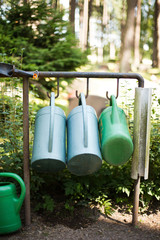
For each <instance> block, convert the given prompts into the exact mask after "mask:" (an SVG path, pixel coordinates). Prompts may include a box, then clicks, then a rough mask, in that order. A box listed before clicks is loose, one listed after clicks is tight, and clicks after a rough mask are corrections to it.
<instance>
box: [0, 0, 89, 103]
mask: <svg viewBox="0 0 160 240" xmlns="http://www.w3.org/2000/svg"><path fill="white" fill-rule="evenodd" d="M2 6H3V4H2V5H1V8H0V13H1V15H0V43H1V44H0V54H1V55H0V61H2V62H8V63H12V64H15V65H16V67H17V68H23V69H24V70H28V71H35V70H38V71H74V70H75V69H76V68H77V67H80V66H81V65H83V64H85V63H86V61H87V57H86V56H87V53H86V52H82V51H81V50H80V48H78V42H77V40H76V38H75V36H74V35H73V33H72V31H71V27H70V25H69V24H68V22H67V21H65V20H63V17H64V11H58V10H55V9H54V8H53V7H51V6H50V5H49V4H47V1H40V0H37V1H33V2H32V1H27V3H24V4H20V1H19V0H14V1H6V3H5V7H4V6H3V7H2ZM65 81H66V79H65ZM33 82H34V83H35V84H36V86H38V85H37V84H38V83H39V84H40V86H41V87H44V88H46V89H47V90H52V88H54V87H55V83H54V81H50V80H49V79H39V80H38V83H37V81H33V80H32V83H33ZM70 82H71V79H70ZM30 87H31V88H32V90H33V91H35V92H36V93H38V95H39V97H40V98H42V99H43V98H45V97H46V95H45V96H44V95H43V94H42V93H41V92H42V90H41V87H39V88H38V87H34V88H33V87H32V85H30Z"/></svg>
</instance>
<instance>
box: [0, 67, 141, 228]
mask: <svg viewBox="0 0 160 240" xmlns="http://www.w3.org/2000/svg"><path fill="white" fill-rule="evenodd" d="M0 77H1V78H2V77H9V78H13V77H20V78H23V171H24V182H25V185H26V197H25V224H26V225H30V223H31V208H30V169H29V78H34V79H37V78H40V77H41V78H45V77H48V78H51V77H55V78H57V95H56V97H58V96H59V78H77V77H79V78H86V79H87V91H86V97H87V96H88V92H89V80H90V79H92V78H106V79H107V78H116V79H117V94H116V98H117V97H118V95H119V79H129V80H133V79H136V80H138V87H141V88H144V79H143V77H142V76H141V75H140V74H137V73H104V72H103V73H102V72H38V71H37V70H36V71H34V72H32V71H22V70H19V69H16V68H15V66H14V65H11V64H6V63H0ZM75 95H76V97H77V98H78V97H79V95H78V91H76V94H75ZM48 96H49V94H48ZM106 97H107V98H108V99H110V98H109V96H108V92H106ZM139 188H140V177H138V179H137V180H135V184H134V203H133V221H132V223H133V225H136V223H137V221H138V207H139Z"/></svg>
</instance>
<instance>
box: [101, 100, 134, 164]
mask: <svg viewBox="0 0 160 240" xmlns="http://www.w3.org/2000/svg"><path fill="white" fill-rule="evenodd" d="M110 105H111V106H110V107H108V108H106V109H105V110H104V111H103V112H102V113H101V115H100V118H99V131H100V139H101V152H102V156H103V159H104V160H105V161H107V162H108V163H110V164H113V165H121V164H124V163H125V162H126V161H127V160H128V159H129V158H130V156H131V155H132V153H133V142H132V139H131V136H130V134H129V130H128V126H127V121H126V115H125V113H124V111H123V110H122V109H121V108H119V107H117V103H116V99H115V96H113V95H112V96H111V102H110Z"/></svg>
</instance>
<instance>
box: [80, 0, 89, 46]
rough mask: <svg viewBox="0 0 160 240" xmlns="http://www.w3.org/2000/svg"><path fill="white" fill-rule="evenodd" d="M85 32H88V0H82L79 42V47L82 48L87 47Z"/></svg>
mask: <svg viewBox="0 0 160 240" xmlns="http://www.w3.org/2000/svg"><path fill="white" fill-rule="evenodd" d="M87 32H88V0H84V7H83V28H82V43H81V47H82V49H83V50H85V49H86V48H87Z"/></svg>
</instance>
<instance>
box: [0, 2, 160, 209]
mask: <svg viewBox="0 0 160 240" xmlns="http://www.w3.org/2000/svg"><path fill="white" fill-rule="evenodd" d="M66 3H67V4H66ZM66 6H68V8H67V9H66ZM0 13H1V15H0V62H6V63H11V64H14V65H15V66H16V68H19V69H23V70H30V71H35V70H37V69H38V70H39V71H77V70H83V69H86V68H90V69H92V70H93V69H98V67H99V66H104V67H105V69H106V71H112V72H117V71H120V72H129V71H133V72H138V73H141V74H142V76H144V77H145V78H146V79H148V80H149V81H153V82H156V83H157V84H159V79H160V0H150V1H146V0H143V1H141V0H127V1H125V0H118V1H115V0H112V1H107V0H90V1H89V0H84V1H81V0H78V1H76V0H70V1H53V0H51V1H45V0H44V1H39V0H37V1H36V0H35V1H34V0H33V1H29V0H23V1H18V0H13V1H5V0H4V1H1V2H0ZM82 66H83V67H82ZM53 80H54V79H48V78H45V79H44V78H43V79H38V80H34V79H30V153H31V152H32V145H33V135H34V121H35V115H36V113H37V110H38V109H40V108H41V107H43V106H46V104H48V99H47V94H46V93H47V91H54V89H55V81H53ZM72 82H73V79H70V80H69V81H66V80H65V79H62V80H61V82H60V90H61V92H64V93H65V92H66V89H67V87H68V86H69V85H70V84H71V83H72ZM0 89H1V93H0V94H1V97H0V124H1V125H0V153H1V156H0V169H1V170H2V171H11V172H16V173H18V174H19V175H21V176H23V151H22V150H23V145H22V143H23V136H22V128H23V121H22V114H23V113H22V112H23V111H22V85H21V79H14V80H13V79H5V78H4V79H1V82H0ZM128 91H130V89H128ZM124 94H125V93H124ZM153 102H154V104H153V107H152V133H151V151H150V175H149V180H147V181H142V183H141V191H140V207H141V211H145V210H146V209H149V207H150V206H152V204H155V203H157V204H158V200H160V172H159V168H160V146H159V140H160V135H159V129H160V128H159V126H160V125H159V123H160V120H159V119H160V111H159V104H160V99H159V96H157V94H156V93H154V92H153ZM133 106H134V102H133V99H132V101H130V100H129V99H127V102H126V103H125V108H126V109H128V108H130V109H132V110H133ZM61 107H62V108H63V109H64V110H65V111H66V112H67V106H64V105H63V106H61ZM123 107H124V106H123ZM132 110H131V111H129V113H128V122H129V127H130V133H131V134H132V131H133V111H132ZM131 161H132V159H130V161H129V162H128V163H127V164H125V165H123V166H120V167H113V166H111V165H109V164H107V163H105V162H104V163H103V165H102V168H101V169H100V170H99V171H98V172H97V173H95V174H94V175H91V176H86V177H76V176H74V175H72V174H70V173H69V172H68V170H67V169H65V170H64V171H62V172H60V173H58V174H52V175H45V174H42V173H41V174H37V173H36V172H34V171H33V170H32V169H31V196H32V202H33V205H34V202H36V203H37V202H38V204H36V205H35V206H36V207H35V208H36V210H39V209H44V210H45V211H50V212H53V211H55V209H56V206H57V204H59V201H60V199H61V201H62V202H63V204H62V205H63V207H64V210H65V211H71V212H72V211H74V208H75V206H77V205H86V204H87V205H88V204H97V203H98V204H99V205H100V206H102V205H103V206H104V209H105V212H106V213H107V214H109V213H111V202H112V204H113V205H115V204H121V203H123V204H126V206H127V208H128V209H129V210H131V206H132V202H133V180H132V179H131V178H130V169H131Z"/></svg>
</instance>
